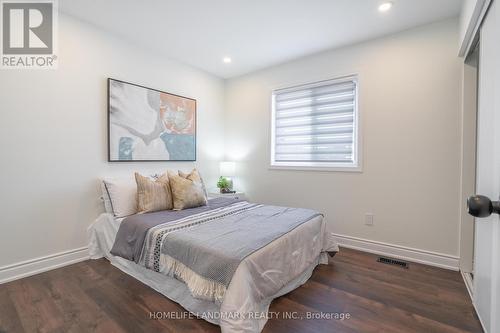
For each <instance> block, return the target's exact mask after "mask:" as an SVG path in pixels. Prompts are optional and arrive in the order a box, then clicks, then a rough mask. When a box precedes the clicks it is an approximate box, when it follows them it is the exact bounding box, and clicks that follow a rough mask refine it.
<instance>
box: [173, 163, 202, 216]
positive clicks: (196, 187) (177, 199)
mask: <svg viewBox="0 0 500 333" xmlns="http://www.w3.org/2000/svg"><path fill="white" fill-rule="evenodd" d="M195 170H196V169H195ZM195 170H193V172H194V171H195ZM193 172H192V173H191V174H189V175H187V176H186V174H184V173H183V174H182V175H184V176H186V177H182V176H179V175H178V174H175V173H173V172H171V171H169V172H168V179H169V182H170V189H171V191H172V199H173V202H174V210H182V209H186V208H193V207H199V206H205V205H206V204H207V197H206V195H205V190H204V185H203V182H202V181H201V177H199V174H198V172H197V171H196V174H193Z"/></svg>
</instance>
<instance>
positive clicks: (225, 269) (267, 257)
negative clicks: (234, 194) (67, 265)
mask: <svg viewBox="0 0 500 333" xmlns="http://www.w3.org/2000/svg"><path fill="white" fill-rule="evenodd" d="M181 212H182V213H179V212H175V211H164V212H157V213H149V214H142V215H143V216H139V215H140V214H137V215H135V216H132V217H128V218H115V217H114V216H113V215H112V214H109V213H105V214H102V215H100V216H99V217H98V218H97V220H96V221H95V222H94V223H93V224H92V225H91V226H90V227H89V229H88V231H89V251H90V256H91V258H92V259H98V258H102V257H105V258H107V259H108V260H109V261H110V262H111V264H113V265H114V266H116V267H117V268H119V269H120V270H122V271H124V272H125V273H127V274H129V275H131V276H133V277H134V278H136V279H138V280H140V281H141V282H143V283H145V284H146V285H148V286H150V287H151V288H153V289H155V290H156V291H158V292H160V293H161V294H163V295H165V296H166V297H168V298H169V299H171V300H173V301H175V302H177V303H179V304H180V305H182V306H183V307H184V308H185V309H186V310H188V311H190V312H191V313H193V314H195V315H196V316H198V317H200V318H202V319H205V320H207V321H209V322H211V323H213V324H216V325H219V326H220V327H221V331H222V332H223V333H226V332H260V331H262V329H263V327H264V325H265V323H266V322H267V319H268V317H267V313H268V308H269V305H270V303H271V301H272V300H273V299H274V298H276V297H279V296H281V295H284V294H286V293H288V292H290V291H292V290H294V289H295V288H297V287H299V286H300V285H302V284H304V283H305V282H306V281H307V280H308V279H309V278H310V276H311V274H312V272H313V270H314V268H315V267H316V266H317V265H319V264H328V254H330V255H333V254H334V253H336V252H337V251H338V246H337V244H336V243H335V240H334V239H333V237H332V235H331V234H330V233H329V232H327V230H326V221H325V219H324V217H323V216H322V215H321V214H319V213H317V212H314V211H310V210H302V209H297V208H286V207H277V206H267V205H258V204H252V203H249V202H246V201H242V200H234V199H228V198H216V199H210V200H209V201H208V205H207V206H206V207H204V208H194V209H186V210H184V211H181ZM279 226H282V227H281V230H280V228H279ZM252 227H253V229H252ZM276 230H278V231H276ZM242 235H248V236H247V237H243V238H242ZM238 237H239V238H238ZM160 240H161V242H160ZM235 240H238V241H235ZM159 244H160V245H159ZM166 244H168V245H166ZM183 246H184V248H183ZM155 247H156V249H155ZM225 249H228V250H225ZM168 251H170V252H168ZM179 253H181V254H186V253H189V256H188V257H189V258H187V259H186V258H183V257H182V256H178V254H179ZM186 256H187V255H186ZM193 258H194V259H193ZM190 260H191V261H192V262H189V261H190ZM183 263H185V264H186V265H184V264H183ZM200 267H201V268H200ZM214 267H216V269H214ZM231 267H232V269H231ZM204 269H205V270H208V271H209V273H205V271H204ZM198 272H201V274H200V276H198V274H197V273H198ZM210 274H212V275H210ZM207 276H208V279H204V278H206V277H207ZM193 277H194V278H193ZM207 281H210V284H207ZM214 281H215V282H214Z"/></svg>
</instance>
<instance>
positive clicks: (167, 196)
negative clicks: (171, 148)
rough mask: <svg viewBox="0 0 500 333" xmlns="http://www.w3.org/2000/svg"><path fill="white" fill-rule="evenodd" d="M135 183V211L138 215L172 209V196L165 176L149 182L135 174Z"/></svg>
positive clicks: (146, 178)
mask: <svg viewBox="0 0 500 333" xmlns="http://www.w3.org/2000/svg"><path fill="white" fill-rule="evenodd" d="M135 181H136V183H137V209H138V210H139V213H149V212H156V211H159V210H169V209H172V208H173V202H172V194H171V191H170V184H169V179H168V175H167V174H163V175H161V176H160V177H158V178H157V179H156V181H154V180H151V178H149V177H144V176H142V175H140V174H139V173H137V172H136V173H135Z"/></svg>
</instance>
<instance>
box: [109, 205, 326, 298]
mask: <svg viewBox="0 0 500 333" xmlns="http://www.w3.org/2000/svg"><path fill="white" fill-rule="evenodd" d="M174 214H175V213H174ZM146 215H147V214H146ZM318 215H320V214H319V213H318V212H315V211H313V210H309V209H300V208H286V207H276V206H264V205H258V204H252V203H248V202H246V201H240V202H235V201H234V200H233V201H231V200H229V201H227V205H217V207H216V208H213V209H208V210H205V211H203V212H199V213H195V214H193V215H189V216H186V217H182V218H179V219H177V220H174V221H171V220H170V221H169V222H167V223H162V224H158V225H156V226H154V227H151V228H149V229H148V231H147V234H146V236H145V239H144V245H143V250H142V254H141V258H140V264H142V265H144V266H145V267H147V268H149V269H152V270H154V271H157V272H161V273H163V274H167V275H169V276H174V277H176V278H177V279H179V280H181V281H183V282H184V283H186V285H187V286H188V288H189V290H190V291H191V293H192V294H193V296H194V297H196V298H201V299H206V300H210V301H215V302H218V303H220V302H222V300H223V298H224V294H225V292H226V290H227V288H228V286H229V283H230V282H231V279H232V277H233V275H234V273H235V272H236V269H237V268H238V266H239V264H240V263H241V261H242V260H243V259H245V258H246V257H247V256H249V255H250V254H252V253H254V252H255V251H257V250H259V249H261V248H262V247H264V246H266V245H267V244H269V243H271V242H272V241H273V240H275V239H277V238H279V237H280V236H282V235H284V234H286V233H288V232H290V231H292V230H293V229H295V228H296V227H298V226H299V225H301V224H303V223H305V222H307V221H309V220H310V219H312V218H314V217H316V216H318ZM124 222H125V221H124ZM116 242H118V239H117V241H116ZM115 246H116V243H115Z"/></svg>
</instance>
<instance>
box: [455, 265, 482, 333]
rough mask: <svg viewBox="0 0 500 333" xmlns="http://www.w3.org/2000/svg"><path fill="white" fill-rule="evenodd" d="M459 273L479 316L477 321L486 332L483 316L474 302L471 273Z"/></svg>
mask: <svg viewBox="0 0 500 333" xmlns="http://www.w3.org/2000/svg"><path fill="white" fill-rule="evenodd" d="M460 273H461V274H462V278H463V279H464V283H465V286H466V287H467V292H468V293H469V296H470V299H471V301H472V305H473V306H474V311H476V315H477V317H478V318H479V322H480V323H481V327H482V328H483V331H484V332H485V333H488V331H487V330H486V328H485V326H484V322H483V318H481V315H480V314H479V311H477V307H476V302H474V286H473V280H472V275H471V273H465V272H462V271H460Z"/></svg>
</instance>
